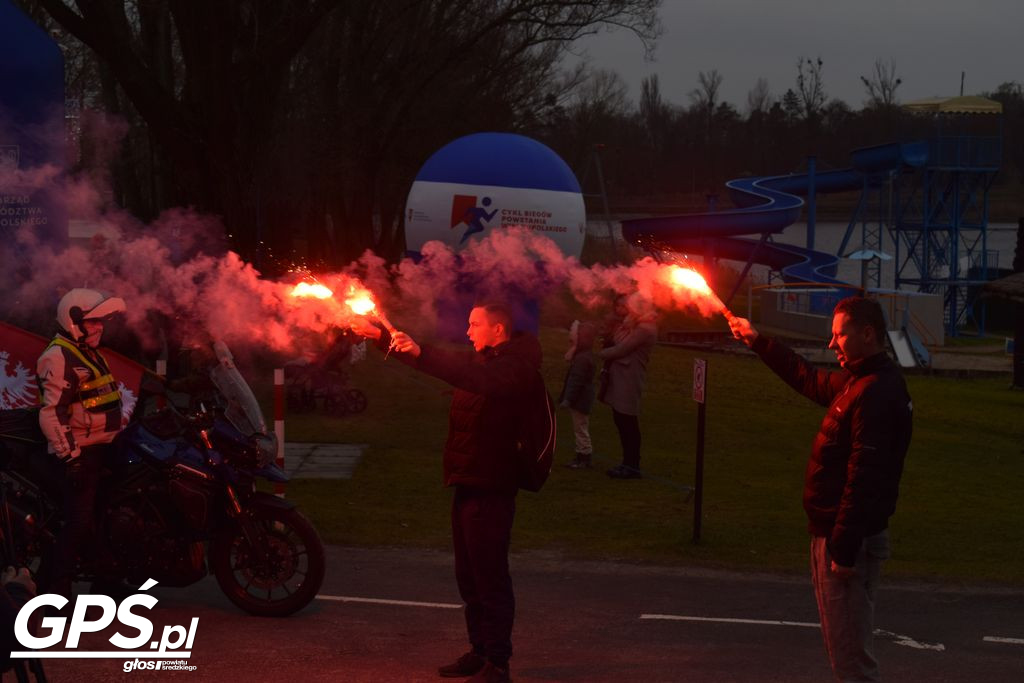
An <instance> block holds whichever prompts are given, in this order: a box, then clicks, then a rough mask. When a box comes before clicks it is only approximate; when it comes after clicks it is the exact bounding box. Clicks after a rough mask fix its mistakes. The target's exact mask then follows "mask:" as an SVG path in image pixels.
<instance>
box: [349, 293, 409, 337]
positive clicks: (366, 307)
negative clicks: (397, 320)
mask: <svg viewBox="0 0 1024 683" xmlns="http://www.w3.org/2000/svg"><path fill="white" fill-rule="evenodd" d="M345 304H346V305H347V306H348V307H349V308H350V309H352V312H353V313H355V314H356V315H365V316H369V317H372V318H376V319H377V320H379V321H380V322H381V324H382V325H384V327H386V328H387V330H388V332H389V333H391V336H392V337H394V336H395V333H396V332H397V330H396V329H395V326H394V325H392V324H391V321H390V320H388V319H387V318H386V317H385V316H384V313H383V312H382V311H381V310H380V308H378V307H377V304H376V302H374V300H373V294H371V293H370V290H368V289H366V288H365V287H363V286H362V285H359V286H358V287H357V286H356V285H355V284H351V285H349V287H348V297H346V299H345Z"/></svg>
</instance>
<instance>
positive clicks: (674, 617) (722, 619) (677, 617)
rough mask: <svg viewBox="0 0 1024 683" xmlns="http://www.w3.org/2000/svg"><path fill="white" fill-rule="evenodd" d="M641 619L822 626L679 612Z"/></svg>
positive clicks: (818, 626)
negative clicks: (702, 615)
mask: <svg viewBox="0 0 1024 683" xmlns="http://www.w3.org/2000/svg"><path fill="white" fill-rule="evenodd" d="M640 618H641V619H663V620H665V621H716V622H720V623H723V624H757V625H761V626H805V627H808V628H821V626H820V624H812V623H810V622H806V621H773V620H768V619H729V618H726V617H689V616H682V615H679V614H641V615H640Z"/></svg>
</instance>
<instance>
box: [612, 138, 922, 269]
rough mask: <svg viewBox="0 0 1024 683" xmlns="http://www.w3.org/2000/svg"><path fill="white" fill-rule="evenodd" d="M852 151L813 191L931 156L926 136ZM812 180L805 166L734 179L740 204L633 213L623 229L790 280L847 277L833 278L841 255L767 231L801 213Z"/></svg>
mask: <svg viewBox="0 0 1024 683" xmlns="http://www.w3.org/2000/svg"><path fill="white" fill-rule="evenodd" d="M850 156H851V161H852V166H851V167H850V168H845V169H841V170H836V171H825V172H822V173H815V174H814V179H813V183H814V190H815V193H824V194H828V193H832V192H848V191H851V190H859V189H861V188H863V187H864V183H865V181H868V182H870V181H871V180H872V179H873V178H876V177H878V176H880V175H881V174H883V173H887V172H889V171H892V170H897V169H901V168H905V167H917V166H921V165H923V164H924V163H925V162H926V161H927V159H928V144H927V143H926V142H910V143H889V144H885V145H876V146H873V147H864V148H861V149H857V150H855V151H854V152H852V153H851V155H850ZM810 186H811V178H810V176H809V175H808V174H807V173H795V174H789V175H779V176H766V177H759V178H738V179H736V180H730V181H729V182H727V183H726V187H727V188H728V190H729V196H730V198H731V199H732V201H733V203H734V204H735V205H736V207H737V208H735V209H726V210H723V211H714V212H708V213H691V214H683V215H678V216H655V217H650V218H634V219H627V220H623V221H622V236H623V237H624V238H625V239H627V240H629V241H631V242H634V243H637V244H641V245H644V246H651V247H654V248H666V249H671V250H673V251H680V252H684V253H688V254H707V253H713V254H714V256H715V257H718V258H727V259H732V260H736V261H747V262H752V263H759V264H762V265H766V266H768V267H770V268H772V269H774V270H778V271H780V272H781V273H782V277H783V279H784V280H785V281H786V282H807V283H815V284H837V285H846V283H843V282H840V281H839V280H836V279H835V276H836V269H837V267H838V265H839V257H838V256H835V255H833V254H827V253H825V252H820V251H815V250H813V249H805V248H803V247H797V246H793V245H789V244H778V243H775V242H768V241H766V239H765V238H766V237H767V236H768V235H772V234H777V233H780V232H782V231H783V230H785V229H786V228H787V227H789V226H790V225H792V224H793V223H795V222H796V221H797V220H798V219H799V218H800V213H801V211H802V210H803V207H804V199H803V197H805V196H807V194H808V191H809V189H810ZM739 235H761V237H762V239H761V240H752V239H742V238H739V237H738V236H739Z"/></svg>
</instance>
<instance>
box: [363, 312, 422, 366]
mask: <svg viewBox="0 0 1024 683" xmlns="http://www.w3.org/2000/svg"><path fill="white" fill-rule="evenodd" d="M349 327H350V328H351V329H352V331H353V332H355V333H356V334H358V335H359V336H360V337H367V338H368V339H373V340H374V341H376V340H379V339H380V336H381V334H382V331H381V328H380V327H378V326H377V325H375V324H374V323H373V321H372V320H371V319H370V318H369V317H368V316H362V315H360V316H356V317H354V318H353V319H352V322H351V323H350V324H349ZM390 334H391V345H390V346H389V347H388V349H389V350H394V351H400V352H402V353H408V354H410V355H411V356H412V357H413V358H419V355H420V345H419V344H417V343H416V341H415V340H414V339H413V338H412V337H410V336H409V335H407V334H406V333H405V332H399V331H398V330H394V331H392V332H390Z"/></svg>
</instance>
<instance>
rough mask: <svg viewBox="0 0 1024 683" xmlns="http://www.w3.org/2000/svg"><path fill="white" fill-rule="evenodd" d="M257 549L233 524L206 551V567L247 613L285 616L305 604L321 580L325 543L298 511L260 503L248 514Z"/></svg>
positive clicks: (225, 591) (226, 593)
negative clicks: (208, 567) (256, 539)
mask: <svg viewBox="0 0 1024 683" xmlns="http://www.w3.org/2000/svg"><path fill="white" fill-rule="evenodd" d="M246 514H248V515H249V516H250V519H251V521H252V527H253V530H254V532H255V536H256V537H257V538H258V539H259V541H258V545H259V546H260V547H258V548H253V547H251V545H250V543H249V541H248V539H247V538H246V537H245V534H243V533H242V529H241V527H240V526H239V525H238V524H237V523H232V524H230V525H228V527H227V528H226V529H225V531H224V532H222V533H221V534H220V535H219V536H218V538H217V539H216V540H215V541H214V543H213V545H212V547H211V549H210V566H211V569H212V570H213V573H214V575H215V576H216V577H217V583H218V584H219V585H220V588H221V590H222V591H224V594H225V595H226V596H227V597H228V599H229V600H231V602H233V603H234V604H235V605H237V606H238V607H240V608H242V609H243V610H245V611H246V612H248V613H249V614H254V615H256V616H262V617H285V616H288V615H289V614H293V613H295V612H297V611H299V610H300V609H302V608H303V607H305V606H306V605H308V604H309V603H310V602H311V601H312V600H313V598H315V597H316V593H317V591H318V590H320V585H321V584H322V583H323V580H324V546H323V543H322V542H321V541H320V536H319V534H317V532H316V529H314V528H313V525H312V524H310V522H309V520H307V519H306V518H305V516H303V514H302V513H301V512H299V511H298V510H297V509H295V508H292V509H284V508H277V507H259V508H254V509H250V510H248V511H247V512H246Z"/></svg>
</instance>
